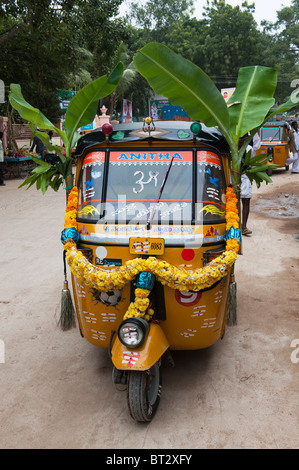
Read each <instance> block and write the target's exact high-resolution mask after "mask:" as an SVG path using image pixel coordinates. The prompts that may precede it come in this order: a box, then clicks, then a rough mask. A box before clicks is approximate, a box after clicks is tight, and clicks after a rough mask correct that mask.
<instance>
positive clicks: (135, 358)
mask: <svg viewBox="0 0 299 470" xmlns="http://www.w3.org/2000/svg"><path fill="white" fill-rule="evenodd" d="M168 348H169V343H168V341H167V339H166V336H165V334H164V332H163V330H162V328H161V327H160V326H159V325H157V324H156V323H150V330H149V332H148V335H147V337H146V339H145V341H144V343H143V344H142V345H141V346H140V347H139V348H134V349H133V348H128V347H126V346H125V345H123V344H122V343H121V342H120V340H119V338H118V337H117V338H116V339H115V341H114V343H113V346H112V350H111V357H112V362H113V365H114V366H115V367H116V368H117V369H120V370H127V371H129V370H147V369H150V368H151V367H152V366H153V365H154V364H155V363H156V362H157V361H158V360H159V359H160V357H162V355H163V354H164V353H165V351H166V350H167V349H168Z"/></svg>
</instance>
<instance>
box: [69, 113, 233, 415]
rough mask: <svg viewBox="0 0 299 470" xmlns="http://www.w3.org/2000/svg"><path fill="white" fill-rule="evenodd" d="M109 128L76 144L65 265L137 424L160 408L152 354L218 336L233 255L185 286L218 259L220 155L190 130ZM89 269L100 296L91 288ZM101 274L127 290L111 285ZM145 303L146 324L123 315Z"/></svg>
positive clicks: (86, 329) (210, 133)
mask: <svg viewBox="0 0 299 470" xmlns="http://www.w3.org/2000/svg"><path fill="white" fill-rule="evenodd" d="M190 125H191V128H190ZM105 126H106V125H105ZM108 126H110V129H107V128H106V129H105V132H103V131H104V126H103V127H102V129H99V130H96V131H94V132H92V133H89V134H87V135H85V136H83V137H82V138H81V139H80V140H79V142H78V145H77V149H76V156H77V158H78V161H77V172H76V181H75V187H76V188H77V191H78V209H77V219H76V222H77V230H78V232H79V240H78V243H77V251H76V250H75V251H74V252H72V249H70V251H69V252H68V255H67V256H68V264H69V265H70V267H71V272H72V285H73V293H74V302H75V308H76V313H77V319H78V324H79V327H80V332H81V336H82V337H84V338H85V339H86V340H87V341H88V342H90V343H92V344H94V345H96V346H98V347H101V348H106V349H107V350H108V352H109V355H110V357H111V359H112V363H113V374H112V378H113V383H114V384H116V385H118V386H119V384H122V386H124V387H126V388H127V402H128V407H129V412H130V414H131V416H132V418H133V419H134V420H136V421H142V422H147V421H150V420H151V419H152V417H153V416H154V413H155V411H156V409H157V407H158V404H159V400H160V395H161V376H162V372H161V364H162V358H163V357H165V355H166V356H167V355H168V354H171V353H170V351H174V350H198V349H202V348H207V347H209V346H211V345H213V344H214V343H216V342H217V341H218V340H220V339H222V338H223V335H224V332H225V327H226V324H227V315H228V310H229V308H232V309H233V308H235V301H234V300H233V301H232V302H229V297H230V298H233V296H234V295H235V292H236V283H235V279H234V260H235V259H236V258H234V259H233V261H231V263H229V264H228V268H227V271H226V273H225V274H222V275H221V276H222V277H221V278H219V279H218V280H217V281H216V282H215V283H214V281H213V282H212V283H210V284H209V283H208V284H207V287H206V286H205V285H203V286H202V287H200V286H199V287H197V288H196V289H193V290H190V289H189V290H188V289H186V288H185V286H186V284H184V282H185V281H186V282H187V280H186V279H188V273H191V272H194V270H197V269H205V267H206V268H207V269H208V268H209V266H210V263H211V264H213V262H216V259H217V260H219V259H222V258H223V257H224V253H225V250H226V244H225V237H226V218H225V214H226V212H225V211H226V190H227V186H228V185H229V181H230V178H229V167H228V154H229V148H228V146H227V143H226V140H225V139H224V137H223V136H222V134H221V133H220V132H219V131H218V130H217V129H216V128H206V127H205V126H201V125H200V124H199V123H190V122H170V121H169V122H165V121H164V122H158V123H156V125H155V124H153V123H150V119H149V124H148V126H145V125H143V127H142V124H141V123H133V124H125V125H115V126H113V128H112V126H111V125H110V124H108ZM156 126H157V127H156ZM196 127H197V130H196ZM78 253H79V255H78ZM125 266H126V267H127V269H129V271H130V272H129V274H130V275H129V274H128V272H127V271H126V269H125ZM211 270H213V268H211ZM83 272H84V273H85V274H86V276H87V277H85V280H84V282H83V280H82V279H83V278H82V277H80V276H83ZM99 272H100V273H105V274H106V273H107V278H106V279H105V280H104V281H103V285H104V286H106V288H105V290H103V288H102V289H97V288H96V287H94V286H95V284H94V283H93V277H94V276H95V275H97V274H98V273H99ZM153 272H154V273H155V274H153ZM132 273H133V274H132ZM222 273H223V271H222ZM112 274H113V276H115V277H117V276H119V278H121V277H123V278H124V277H125V278H126V281H127V282H126V283H122V282H120V283H119V284H118V285H117V284H114V285H117V286H121V287H116V288H111V282H110V281H111V278H110V275H111V276H112ZM101 275H102V274H101ZM159 275H160V277H159ZM168 275H169V276H170V277H171V276H172V277H171V282H169V283H167V282H164V281H163V279H165V278H166V277H167V276H168ZM130 276H131V277H130ZM163 276H164V277H163ZM87 278H88V282H87ZM184 280H185V281H184ZM89 281H90V282H89ZM144 292H146V296H148V298H145V296H143V295H141V294H142V293H144ZM134 299H135V300H134ZM147 301H148V303H147V305H148V310H147V314H146V315H145V316H143V317H142V316H138V315H134V314H133V313H134V312H133V313H132V312H131V314H128V312H130V309H131V310H133V311H134V308H135V307H136V308H135V313H136V311H138V305H139V306H140V305H141V304H142V303H143V302H147ZM140 309H141V310H142V307H140ZM143 311H144V309H143ZM126 312H127V313H126Z"/></svg>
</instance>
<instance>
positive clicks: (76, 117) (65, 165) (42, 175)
mask: <svg viewBox="0 0 299 470" xmlns="http://www.w3.org/2000/svg"><path fill="white" fill-rule="evenodd" d="M122 74H123V64H122V63H119V64H118V65H117V66H116V67H115V69H114V70H113V71H112V73H111V74H110V75H109V77H107V76H106V75H105V76H103V77H100V78H98V79H96V80H94V81H93V82H91V83H89V84H88V85H86V86H85V87H83V88H82V89H81V90H80V91H79V92H78V93H77V94H76V95H74V96H73V98H72V99H71V101H70V103H69V106H68V108H67V112H66V116H65V131H61V130H60V129H58V128H56V127H55V126H54V125H53V124H52V123H51V121H49V119H47V117H46V116H44V114H43V113H41V112H40V111H39V110H38V109H36V108H34V107H33V106H32V105H31V104H29V103H28V102H27V101H26V100H25V99H24V97H23V95H22V92H21V87H20V85H16V84H12V85H11V87H10V94H9V100H10V104H11V106H12V107H13V108H14V109H16V110H17V111H18V113H19V114H20V116H21V117H22V118H23V119H25V120H27V121H28V122H29V126H30V128H31V130H32V131H33V134H36V135H37V136H38V137H40V138H41V139H42V141H43V142H44V144H45V145H46V148H47V149H48V150H50V151H53V150H54V151H56V152H57V154H58V155H59V157H60V160H61V163H58V164H56V165H50V164H49V163H46V162H43V161H41V160H39V159H34V161H35V163H36V164H37V165H38V166H37V168H35V169H34V170H33V172H32V175H31V176H30V177H28V178H27V179H26V180H25V181H24V182H23V183H22V184H21V186H20V187H22V186H28V188H29V187H31V186H32V185H33V184H34V183H35V184H36V187H37V189H41V191H42V192H43V193H45V192H46V190H47V189H48V187H49V186H50V187H51V188H52V189H54V190H55V191H57V190H58V188H59V187H60V186H61V184H62V183H63V181H64V180H66V178H67V176H68V175H69V174H71V173H72V149H73V147H74V146H75V144H76V143H77V141H78V139H79V138H80V135H79V133H78V132H77V131H78V128H80V127H81V126H84V125H85V124H89V123H90V122H92V121H93V120H94V117H95V115H96V112H97V107H98V102H99V100H100V99H101V98H104V97H105V96H107V95H109V94H110V93H112V92H113V91H114V89H115V88H116V87H117V85H118V83H119V81H120V79H121V77H122ZM37 128H41V129H48V130H52V131H54V132H57V133H58V134H59V136H60V137H61V139H62V142H63V145H64V150H65V156H64V155H63V153H62V149H61V148H60V147H58V146H53V145H51V144H50V142H49V137H48V136H47V135H46V134H45V133H43V132H40V131H38V130H37Z"/></svg>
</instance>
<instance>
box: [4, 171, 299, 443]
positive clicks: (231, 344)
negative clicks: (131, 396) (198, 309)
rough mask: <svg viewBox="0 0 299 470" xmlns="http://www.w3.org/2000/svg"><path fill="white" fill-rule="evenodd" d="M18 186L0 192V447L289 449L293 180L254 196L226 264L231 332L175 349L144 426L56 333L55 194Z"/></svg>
mask: <svg viewBox="0 0 299 470" xmlns="http://www.w3.org/2000/svg"><path fill="white" fill-rule="evenodd" d="M19 183H20V181H18V180H9V181H6V186H5V187H1V188H0V216H1V246H0V250H1V252H0V259H1V278H0V286H1V290H0V340H1V341H0V344H2V346H3V345H4V346H5V363H0V395H1V401H0V448H1V449H21V448H24V449H37V448H43V449H53V448H59V449H62V448H64V449H95V448H98V449H156V450H159V449H168V450H171V449H200V448H207V449H216V448H226V449H231V448H261V449H269V448H287V449H289V448H298V447H299V433H298V427H299V424H298V423H299V408H298V391H299V363H296V362H292V360H291V353H292V351H294V349H293V348H291V347H290V346H291V342H292V341H293V340H294V339H297V338H299V310H298V290H299V244H298V241H296V239H295V237H294V235H295V234H299V219H298V209H299V200H298V195H299V175H297V176H296V175H291V174H290V173H288V172H285V171H282V172H276V173H275V174H274V175H273V184H271V185H268V186H263V188H262V189H260V190H258V191H257V190H255V195H254V198H253V201H252V212H251V214H250V223H249V227H250V228H251V229H252V230H253V235H252V236H251V237H246V238H245V239H244V243H243V249H244V254H243V256H240V257H239V259H238V261H237V267H236V271H237V282H238V325H237V326H235V327H229V328H227V331H226V334H225V337H224V339H223V340H222V341H221V342H219V343H217V344H216V345H214V346H213V347H211V348H209V349H207V350H204V351H196V352H176V353H174V360H175V368H167V369H165V370H164V371H163V372H164V375H163V392H162V398H161V402H160V407H159V410H158V413H157V415H156V416H155V418H154V420H153V421H152V422H151V423H150V424H145V425H144V424H136V423H135V422H133V421H132V420H131V418H130V417H129V415H128V412H127V405H126V397H125V392H121V391H117V390H115V388H114V386H113V384H112V380H111V364H110V360H109V359H108V357H107V352H106V351H104V350H100V349H97V348H96V347H94V346H92V345H90V344H89V343H87V342H86V341H85V340H84V339H82V338H81V337H80V334H79V331H78V329H73V330H71V331H69V332H66V333H63V332H61V331H60V330H59V328H58V327H57V326H56V321H57V318H58V316H59V309H60V298H61V289H62V287H63V265H62V246H61V243H60V232H61V229H62V225H63V218H64V205H65V194H64V192H63V190H61V191H60V192H59V193H58V194H56V193H53V192H48V193H47V194H46V195H45V196H42V195H41V193H39V192H37V191H36V190H35V189H30V190H29V191H25V190H24V189H19V190H18V189H17V186H18V184H19ZM286 195H288V196H286ZM261 197H262V198H264V202H263V203H262V202H261V199H260V198H261ZM265 198H266V199H265ZM288 204H289V205H292V211H293V208H294V207H296V213H291V209H290V207H289V208H288V209H281V208H282V207H285V208H287V207H288ZM277 207H278V208H277ZM271 208H272V209H271ZM273 208H274V209H273ZM255 210H258V212H255ZM288 211H289V212H288ZM278 212H281V214H278ZM287 212H288V215H286V214H287ZM278 216H279V217H280V218H277V217H278ZM290 216H291V217H292V218H289V217H290ZM294 216H295V217H294ZM298 341H299V340H298ZM298 357H299V352H298Z"/></svg>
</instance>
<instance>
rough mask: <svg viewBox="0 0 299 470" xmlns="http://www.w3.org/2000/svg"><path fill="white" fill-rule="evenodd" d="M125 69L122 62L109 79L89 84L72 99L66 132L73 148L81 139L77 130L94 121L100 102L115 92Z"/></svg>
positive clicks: (66, 122)
mask: <svg viewBox="0 0 299 470" xmlns="http://www.w3.org/2000/svg"><path fill="white" fill-rule="evenodd" d="M123 69H124V67H123V64H122V63H121V62H120V63H119V64H118V65H117V66H116V67H115V69H114V70H113V71H112V73H111V74H110V75H109V77H107V75H104V76H103V77H100V78H98V79H96V80H94V81H92V82H90V83H88V84H87V85H86V86H85V87H83V88H82V89H81V90H80V91H79V92H78V93H76V94H75V95H74V96H73V98H72V99H71V101H70V103H69V105H68V107H67V110H66V114H65V130H66V135H67V138H68V143H69V146H71V148H72V147H73V146H74V145H75V143H76V140H78V137H80V136H78V135H77V134H76V132H77V129H79V128H80V127H82V126H85V125H87V124H90V123H91V122H92V121H93V120H94V118H95V115H96V112H97V108H98V104H99V100H100V99H101V98H104V97H105V96H108V95H110V94H111V93H112V92H113V91H114V89H115V88H116V87H117V85H118V83H119V81H120V79H121V77H122V74H123Z"/></svg>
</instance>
